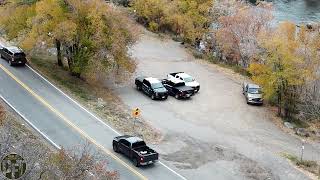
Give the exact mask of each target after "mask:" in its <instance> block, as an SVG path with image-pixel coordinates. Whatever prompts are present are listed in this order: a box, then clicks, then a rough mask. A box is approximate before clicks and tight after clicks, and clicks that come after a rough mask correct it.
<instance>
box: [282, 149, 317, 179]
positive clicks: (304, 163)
mask: <svg viewBox="0 0 320 180" xmlns="http://www.w3.org/2000/svg"><path fill="white" fill-rule="evenodd" d="M283 156H284V157H285V158H287V159H288V160H290V161H291V162H292V163H294V165H295V166H297V167H298V168H301V169H303V170H306V171H308V172H310V173H312V174H314V175H315V176H317V177H318V178H320V165H319V164H318V163H317V162H316V161H310V160H303V159H299V158H298V157H297V156H294V155H291V154H286V153H285V154H283Z"/></svg>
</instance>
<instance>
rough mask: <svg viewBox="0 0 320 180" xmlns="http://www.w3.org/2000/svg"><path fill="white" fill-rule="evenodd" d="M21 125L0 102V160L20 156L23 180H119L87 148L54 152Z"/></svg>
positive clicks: (79, 147) (81, 147) (97, 156)
mask: <svg viewBox="0 0 320 180" xmlns="http://www.w3.org/2000/svg"><path fill="white" fill-rule="evenodd" d="M21 122H24V121H23V120H19V118H18V117H16V116H15V115H14V114H12V113H11V112H8V111H7V110H6V109H4V106H3V103H2V102H0V144H1V146H0V159H1V158H3V157H4V156H5V155H7V154H10V153H13V152H14V153H17V154H18V155H21V156H22V158H24V160H25V162H26V164H27V169H26V173H25V175H24V177H23V178H24V179H70V180H76V179H77V180H78V179H83V180H85V179H92V177H91V176H92V175H93V176H94V177H95V179H104V180H105V179H107V180H116V179H119V175H118V173H117V172H115V171H109V170H108V169H107V162H106V161H105V160H104V159H103V158H102V156H100V155H99V154H94V153H92V151H91V145H90V144H88V143H86V144H84V145H79V146H78V147H74V148H72V149H68V150H67V149H63V148H62V149H61V150H57V149H54V148H53V147H52V146H50V145H48V144H47V143H46V142H45V141H44V140H42V139H41V138H40V137H38V136H37V135H36V134H37V133H36V132H34V131H33V130H31V129H30V128H29V127H28V126H26V125H24V124H21ZM89 172H91V173H92V175H90V174H89ZM1 176H2V175H1Z"/></svg>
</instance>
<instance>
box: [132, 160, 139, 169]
mask: <svg viewBox="0 0 320 180" xmlns="http://www.w3.org/2000/svg"><path fill="white" fill-rule="evenodd" d="M132 162H133V164H134V165H135V166H136V167H139V165H140V164H139V163H138V160H137V159H136V158H133V160H132Z"/></svg>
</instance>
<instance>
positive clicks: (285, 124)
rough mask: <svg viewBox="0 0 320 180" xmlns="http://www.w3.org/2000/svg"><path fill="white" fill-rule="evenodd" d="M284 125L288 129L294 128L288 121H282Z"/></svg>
mask: <svg viewBox="0 0 320 180" xmlns="http://www.w3.org/2000/svg"><path fill="white" fill-rule="evenodd" d="M284 126H286V127H287V128H289V129H293V128H294V126H293V125H292V124H291V123H289V122H284Z"/></svg>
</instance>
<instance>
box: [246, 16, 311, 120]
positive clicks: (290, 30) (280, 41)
mask: <svg viewBox="0 0 320 180" xmlns="http://www.w3.org/2000/svg"><path fill="white" fill-rule="evenodd" d="M297 32H298V30H297V29H296V26H295V24H293V23H289V22H285V23H281V24H280V25H279V27H278V28H277V29H276V30H275V31H274V32H270V33H267V32H266V33H264V34H263V35H261V37H260V45H261V47H262V48H263V49H264V52H263V53H261V56H260V62H256V63H252V64H250V66H249V68H248V70H249V72H250V73H251V74H252V79H253V81H255V82H256V83H258V84H260V85H262V86H263V88H264V92H265V96H266V98H269V99H270V98H272V97H276V98H277V106H278V113H279V115H283V114H284V116H285V117H291V116H292V113H294V112H295V110H296V109H297V107H296V105H297V103H298V102H297V100H298V89H299V87H301V86H302V85H304V84H305V81H306V79H307V78H308V77H310V69H309V68H307V67H306V66H305V61H304V59H303V56H302V55H301V54H299V53H298V50H299V48H300V39H299V37H298V36H297V34H298V33H297ZM283 110H284V111H283Z"/></svg>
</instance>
